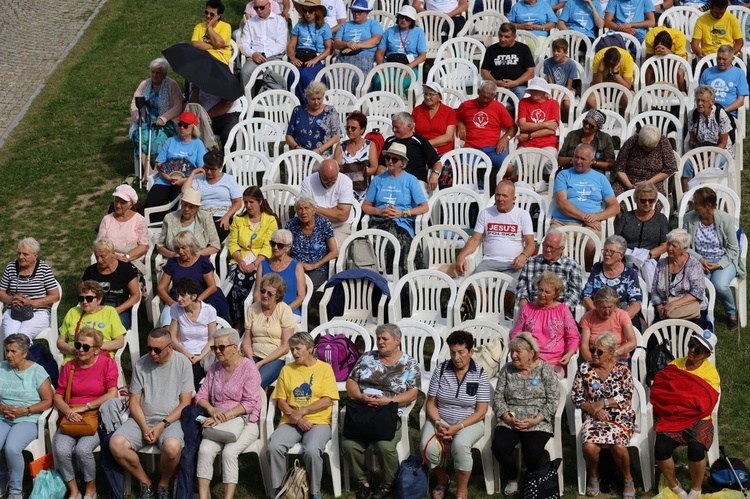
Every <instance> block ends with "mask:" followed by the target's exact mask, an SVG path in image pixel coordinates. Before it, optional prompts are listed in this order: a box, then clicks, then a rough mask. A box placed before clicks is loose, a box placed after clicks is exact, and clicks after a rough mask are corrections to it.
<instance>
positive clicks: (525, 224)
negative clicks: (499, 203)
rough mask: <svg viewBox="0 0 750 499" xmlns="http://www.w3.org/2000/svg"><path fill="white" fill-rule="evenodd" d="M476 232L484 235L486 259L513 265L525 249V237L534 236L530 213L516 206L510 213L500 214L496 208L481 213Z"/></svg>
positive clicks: (475, 227) (475, 228)
mask: <svg viewBox="0 0 750 499" xmlns="http://www.w3.org/2000/svg"><path fill="white" fill-rule="evenodd" d="M474 232H479V233H480V234H484V242H483V246H484V258H485V259H487V260H494V261H498V262H502V263H512V262H513V260H514V259H515V258H516V257H517V256H518V255H520V254H521V252H522V251H523V248H524V244H523V236H528V235H533V234H534V226H533V225H532V224H531V215H529V212H527V211H524V210H522V209H521V208H519V207H517V206H514V207H513V209H512V210H510V212H509V213H500V212H499V211H498V209H497V207H496V206H492V207H490V208H487V209H484V210H482V211H480V212H479V216H478V217H477V224H476V225H475V226H474Z"/></svg>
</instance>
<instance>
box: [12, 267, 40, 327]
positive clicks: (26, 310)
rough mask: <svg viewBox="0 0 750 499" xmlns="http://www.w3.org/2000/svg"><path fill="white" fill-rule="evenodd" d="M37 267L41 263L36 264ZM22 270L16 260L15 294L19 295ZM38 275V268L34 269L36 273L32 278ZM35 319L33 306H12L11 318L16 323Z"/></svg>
mask: <svg viewBox="0 0 750 499" xmlns="http://www.w3.org/2000/svg"><path fill="white" fill-rule="evenodd" d="M36 265H39V262H38V261H37V262H36ZM20 272H21V269H20V268H19V267H18V260H16V280H15V283H16V292H15V293H14V294H18V279H20V277H21V273H20ZM35 274H36V266H35V267H34V273H33V274H31V277H32V278H33V277H34V275H35ZM32 317H34V306H33V305H31V304H28V305H24V306H22V307H17V306H16V305H11V306H10V318H11V319H13V320H14V321H18V322H23V321H27V320H29V319H31V318H32Z"/></svg>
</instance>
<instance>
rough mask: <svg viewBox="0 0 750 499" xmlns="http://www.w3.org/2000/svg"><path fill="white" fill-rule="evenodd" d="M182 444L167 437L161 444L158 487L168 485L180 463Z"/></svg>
mask: <svg viewBox="0 0 750 499" xmlns="http://www.w3.org/2000/svg"><path fill="white" fill-rule="evenodd" d="M181 453H182V445H180V442H179V440H176V439H174V438H167V439H165V440H164V443H163V444H162V446H161V460H160V464H161V477H160V478H159V487H169V481H170V480H171V479H172V476H174V472H175V471H176V470H177V465H178V464H180V455H181Z"/></svg>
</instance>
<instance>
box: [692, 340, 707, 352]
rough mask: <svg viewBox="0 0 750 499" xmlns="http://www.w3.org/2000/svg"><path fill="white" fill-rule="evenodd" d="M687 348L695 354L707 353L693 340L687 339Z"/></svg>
mask: <svg viewBox="0 0 750 499" xmlns="http://www.w3.org/2000/svg"><path fill="white" fill-rule="evenodd" d="M688 350H692V351H693V352H694V353H695V355H704V354H707V353H708V352H706V351H705V350H703V349H702V348H700V347H699V346H698V344H697V343H695V342H694V341H689V342H688Z"/></svg>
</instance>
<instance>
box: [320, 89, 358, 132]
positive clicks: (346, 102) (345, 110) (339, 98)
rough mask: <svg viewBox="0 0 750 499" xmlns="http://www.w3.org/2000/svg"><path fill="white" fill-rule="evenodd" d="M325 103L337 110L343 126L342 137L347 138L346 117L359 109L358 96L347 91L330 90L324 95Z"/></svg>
mask: <svg viewBox="0 0 750 499" xmlns="http://www.w3.org/2000/svg"><path fill="white" fill-rule="evenodd" d="M323 103H324V104H325V105H327V106H333V107H334V109H336V112H337V113H338V114H339V123H340V124H341V136H342V137H345V136H346V128H345V127H346V117H347V116H348V115H349V113H351V112H352V111H354V110H356V109H357V96H356V95H354V94H353V93H351V92H349V91H347V90H339V89H338V88H334V89H329V90H326V92H325V94H323Z"/></svg>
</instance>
